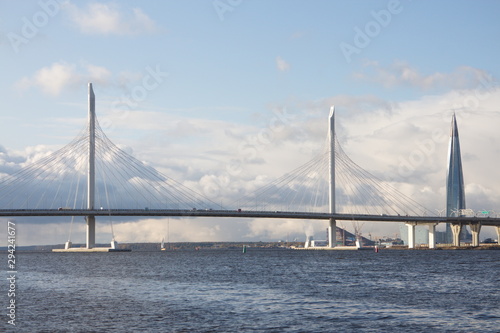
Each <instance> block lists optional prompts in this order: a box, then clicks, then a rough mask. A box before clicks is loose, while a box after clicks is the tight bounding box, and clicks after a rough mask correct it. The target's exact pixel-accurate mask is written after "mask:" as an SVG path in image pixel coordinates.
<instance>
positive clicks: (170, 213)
mask: <svg viewBox="0 0 500 333" xmlns="http://www.w3.org/2000/svg"><path fill="white" fill-rule="evenodd" d="M0 216H3V217H18V216H27V217H29V216H37V217H39V216H54V217H70V216H85V217H86V218H87V219H88V218H89V217H91V218H92V219H94V220H95V217H96V216H108V217H109V216H136V217H222V218H271V219H301V220H328V221H369V222H385V223H406V225H407V226H408V236H409V237H408V247H409V248H414V247H415V226H416V225H427V226H428V227H429V248H435V244H436V242H435V236H434V234H435V228H436V225H438V224H439V223H450V224H451V225H452V226H453V227H454V228H456V229H457V230H460V229H461V228H462V227H464V226H466V225H468V226H470V229H471V231H472V236H473V237H472V238H473V246H479V231H480V229H481V226H495V227H496V229H497V234H499V236H500V218H498V217H486V216H473V217H471V216H460V217H446V216H414V215H413V216H412V215H404V216H403V215H386V214H382V215H370V214H341V213H315V212H285V211H250V210H241V209H237V210H234V209H233V210H222V209H220V210H213V209H148V208H145V209H67V208H65V209H2V210H0ZM458 233H459V232H458V231H457V234H458ZM499 238H500V237H499ZM499 242H500V241H499Z"/></svg>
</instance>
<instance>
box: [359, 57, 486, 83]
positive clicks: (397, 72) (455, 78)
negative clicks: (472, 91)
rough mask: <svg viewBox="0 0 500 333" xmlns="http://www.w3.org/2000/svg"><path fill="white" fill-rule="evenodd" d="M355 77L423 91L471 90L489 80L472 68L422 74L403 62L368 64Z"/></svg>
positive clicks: (483, 72) (464, 67)
mask: <svg viewBox="0 0 500 333" xmlns="http://www.w3.org/2000/svg"><path fill="white" fill-rule="evenodd" d="M354 77H355V78H357V79H360V80H365V81H370V82H375V83H377V84H382V85H384V86H386V87H397V86H400V85H403V86H409V87H414V88H418V89H422V90H431V89H445V90H449V89H469V88H474V87H476V86H477V85H479V84H481V82H483V81H488V80H489V75H488V73H487V72H485V71H484V70H481V69H478V68H474V67H470V66H460V67H458V68H456V69H455V70H454V71H453V72H450V73H440V72H436V73H431V74H422V73H421V72H420V71H419V70H418V69H416V68H414V67H413V66H411V65H409V64H408V63H406V62H402V61H396V62H394V63H392V64H391V65H389V66H382V65H380V64H379V63H378V62H375V61H370V62H366V63H365V70H364V71H363V72H358V73H356V74H354Z"/></svg>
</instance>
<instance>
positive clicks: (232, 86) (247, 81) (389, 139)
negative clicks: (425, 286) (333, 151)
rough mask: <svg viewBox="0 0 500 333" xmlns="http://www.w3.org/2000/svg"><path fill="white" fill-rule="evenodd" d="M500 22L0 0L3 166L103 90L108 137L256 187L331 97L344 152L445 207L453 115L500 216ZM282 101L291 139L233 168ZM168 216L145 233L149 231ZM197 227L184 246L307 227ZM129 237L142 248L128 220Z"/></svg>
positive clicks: (223, 5)
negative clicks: (235, 172) (90, 90)
mask: <svg viewBox="0 0 500 333" xmlns="http://www.w3.org/2000/svg"><path fill="white" fill-rule="evenodd" d="M499 14H500V3H499V2H498V1H438V2H427V1H314V2H311V1H303V0H302V1H299V0H297V1H290V0H287V1H245V0H241V1H237V0H234V1H229V0H220V1H217V0H215V1H214V0H210V1H78V2H76V1H55V0H53V1H52V0H41V1H23V2H15V1H0V35H1V39H0V49H1V55H2V61H1V62H0V70H1V73H2V75H1V78H0V105H1V107H2V111H1V113H0V120H1V121H0V133H1V135H0V145H1V146H2V147H3V151H4V152H3V155H2V159H3V160H2V165H14V168H15V167H16V166H21V165H22V164H23V163H24V162H25V161H26V160H29V159H33V158H35V157H34V156H36V154H45V153H46V152H48V151H53V150H54V149H56V148H58V147H61V146H63V145H64V144H66V143H67V142H69V141H70V140H71V139H72V138H73V137H74V136H75V135H76V134H77V133H78V132H79V131H80V129H81V128H82V127H83V126H84V122H85V119H86V108H87V106H86V103H87V82H93V83H94V90H95V93H96V97H97V114H98V117H99V119H100V121H101V124H104V125H105V126H103V127H104V130H105V131H106V133H107V134H108V136H109V137H110V138H111V139H112V140H113V141H114V142H115V143H117V144H120V145H122V146H123V147H127V149H129V151H131V152H133V154H134V155H135V156H136V157H138V158H139V159H141V160H144V161H148V162H150V163H151V164H152V165H154V166H155V167H157V168H158V169H159V170H161V171H162V172H164V173H166V174H167V175H172V176H173V177H174V178H176V179H178V180H179V181H181V182H184V183H186V184H187V185H192V186H194V187H195V188H197V189H202V190H203V186H204V184H205V185H206V182H213V184H212V187H213V186H216V187H223V186H222V185H221V184H223V183H224V184H225V183H227V182H235V183H238V182H239V181H243V180H245V184H247V185H245V186H248V188H253V187H255V186H254V185H255V184H257V183H258V181H257V180H258V179H261V178H262V177H268V178H269V179H272V178H273V177H277V176H279V175H281V174H284V173H285V172H287V171H289V170H290V169H293V168H294V167H295V166H298V165H300V164H301V163H303V162H305V161H307V160H308V159H310V158H311V157H312V156H313V155H314V153H317V151H318V150H319V149H320V147H319V146H321V145H322V143H323V140H322V138H324V134H325V133H326V121H325V119H326V117H327V116H328V110H329V105H331V104H335V105H336V108H337V119H338V131H339V137H340V138H341V142H342V144H343V146H344V149H345V150H346V152H347V153H348V154H349V155H350V156H351V157H352V158H353V159H354V160H355V161H356V162H357V163H358V164H360V165H361V166H364V167H366V168H367V169H368V170H369V171H370V172H372V173H375V174H377V175H379V176H381V177H385V179H387V180H390V181H393V182H395V183H396V184H397V185H398V187H399V189H400V190H402V191H403V192H405V193H406V194H408V195H410V196H412V197H415V198H416V199H417V200H418V201H419V202H422V203H423V204H424V205H429V204H430V205H435V206H437V207H430V208H432V209H434V208H439V207H441V206H443V205H444V194H443V189H444V175H445V167H446V166H445V163H446V162H445V159H446V149H447V142H446V140H445V139H443V138H442V135H441V136H440V135H438V134H439V133H441V134H442V133H447V131H448V128H449V121H450V119H451V113H452V112H453V111H455V112H457V113H458V115H457V119H458V122H459V123H458V125H459V130H460V134H461V139H462V150H463V155H464V169H465V170H464V176H465V181H466V184H467V185H466V186H467V187H468V188H467V189H468V194H466V195H468V198H469V199H468V202H470V204H471V205H476V206H477V207H474V208H475V209H495V207H493V205H494V204H495V202H496V203H497V202H498V200H497V199H499V198H500V195H499V194H498V191H497V190H496V188H498V186H500V180H499V179H498V172H497V171H496V169H495V168H494V167H492V165H495V163H496V162H499V158H498V153H499V148H498V147H499V146H498V144H499V137H498V134H497V130H496V127H497V126H495V125H497V124H499V120H500V119H499V110H498V101H499V100H500V93H499V92H498V79H497V78H498V77H500V73H499V66H498V59H499V53H500V50H499V48H500V44H499V43H498V42H497V41H498V40H499V37H500V36H499V35H500V26H499V25H500V23H499V22H498V15H499ZM152 73H154V74H152ZM146 88H147V89H146ZM124 101H125V102H124ZM126 101H128V102H126ZM276 110H286V112H287V113H288V114H290V115H292V118H291V121H290V124H289V127H288V128H287V131H286V132H283V133H278V134H279V135H278V134H277V135H276V136H275V138H274V140H271V141H273V142H260V143H259V142H258V145H259V149H258V152H259V156H258V157H259V163H257V162H256V163H254V164H252V161H248V163H246V165H245V170H244V171H245V172H244V173H243V174H244V176H241V177H240V178H238V179H234V176H232V175H229V176H228V175H227V174H226V172H225V171H224V170H225V167H224V166H226V165H227V164H228V163H230V161H231V159H233V160H234V159H238V158H239V159H241V158H242V157H241V156H240V157H238V154H239V152H238V150H239V149H238V147H241V142H249V141H251V138H255V137H257V138H258V134H259V133H261V131H262V130H263V129H266V128H268V127H269V123H270V121H271V119H272V118H273V117H274V116H275V114H276ZM280 112H282V111H280ZM298 131H301V133H302V134H301V135H302V136H301V138H298V136H297V132H298ZM304 133H305V136H304V135H303V134H304ZM433 133H437V134H436V135H434V136H433ZM304 137H305V138H306V139H304ZM429 138H431V139H432V142H431V144H432V147H431V148H432V149H429V150H425V148H423V147H425V145H424V144H423V142H424V141H425V140H428V139H429ZM165 150H167V151H168V154H166V153H165ZM412 154H413V155H412ZM422 154H423V155H422ZM167 155H168V156H167ZM420 156H423V157H422V158H420V159H418V158H419V157H420ZM408 164H412V166H410V168H408ZM228 177H229V178H228ZM259 177H261V178H259ZM221 195H222V196H224V193H222V194H221ZM227 196H228V197H229V196H230V195H229V194H227ZM436 202H438V203H437V204H436ZM483 206H484V207H483ZM471 208H472V207H471ZM496 208H497V209H498V210H499V211H500V207H496ZM148 223H149V224H148ZM156 223H157V222H156V221H146V222H145V223H143V225H144V226H145V225H147V227H144V228H145V229H146V228H149V229H148V230H152V231H151V232H152V234H154V232H155V230H156V229H155V228H163V225H161V224H156ZM158 223H159V222H158ZM190 223H194V225H196V228H201V229H202V231H201V232H200V235H196V236H192V235H193V234H194V233H193V231H192V228H191V230H189V228H187V227H186V228H184V227H182V226H178V229H177V231H178V233H177V237H178V239H179V240H186V239H187V240H212V239H217V238H218V237H219V238H220V239H221V240H228V239H235V238H239V239H263V240H267V239H279V238H283V237H284V235H285V234H286V233H287V232H297V233H301V232H302V231H301V230H302V229H303V228H305V227H304V226H303V225H301V224H297V223H296V224H294V223H293V221H292V222H290V221H283V222H276V223H275V224H273V225H270V223H269V222H268V221H266V222H265V223H264V222H262V221H250V222H245V221H243V222H239V223H240V224H244V225H243V226H240V227H238V228H236V227H235V228H234V230H233V229H232V228H231V227H228V226H227V225H225V224H222V225H221V226H218V225H217V223H216V222H213V221H208V222H207V221H206V222H200V221H190ZM217 226H218V227H219V229H217ZM323 227H324V226H323V225H321V224H318V225H315V229H316V231H317V232H320V233H322V231H321V230H322V229H323ZM183 228H184V229H183ZM301 228H302V229H301ZM371 228H372V230H369V231H370V232H372V233H379V234H380V236H383V234H384V233H387V234H389V233H392V230H387V229H386V228H387V227H385V226H380V227H378V226H374V227H371ZM118 229H119V228H118ZM486 229H487V228H486ZM214 230H220V232H214ZM242 230H243V231H242ZM203 232H205V233H204V234H203ZM485 232H486V234H488V232H490V233H492V231H491V230H489V231H488V230H486V231H485ZM35 234H36V232H35ZM144 234H147V232H146V231H144ZM209 234H210V235H212V234H213V236H210V237H208V236H207V237H208V238H209V239H203V237H204V236H203V235H209ZM191 236H192V237H191ZM57 237H58V235H55V236H54V239H51V241H53V242H57V241H58V240H57V239H56V238H57ZM145 237H146V236H145ZM151 237H153V236H151ZM207 237H206V238H207ZM146 238H147V237H146ZM122 240H123V241H130V240H135V239H131V236H130V233H127V231H126V228H125V226H124V227H123V234H122ZM139 240H142V239H139ZM147 240H152V239H150V238H147ZM60 241H61V242H62V241H65V239H62V240H60ZM26 242H35V243H36V236H33V237H31V236H30V237H27V236H26Z"/></svg>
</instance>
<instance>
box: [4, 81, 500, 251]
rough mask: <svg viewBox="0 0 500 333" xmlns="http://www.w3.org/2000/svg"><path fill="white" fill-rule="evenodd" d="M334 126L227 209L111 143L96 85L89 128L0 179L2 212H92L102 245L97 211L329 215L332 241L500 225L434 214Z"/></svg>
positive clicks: (91, 223)
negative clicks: (314, 152) (366, 227)
mask: <svg viewBox="0 0 500 333" xmlns="http://www.w3.org/2000/svg"><path fill="white" fill-rule="evenodd" d="M334 128H335V126H334V110H333V109H332V110H331V112H330V118H329V133H328V139H327V142H326V144H325V149H324V152H323V153H321V154H319V155H318V156H316V157H315V158H314V159H312V160H311V161H309V162H308V163H306V164H304V165H302V166H300V167H299V168H297V169H295V170H293V171H292V172H290V173H288V174H286V175H284V176H282V177H280V178H278V179H276V180H275V181H273V182H271V183H270V184H267V185H266V186H264V187H262V188H260V189H258V190H256V191H254V192H253V193H250V194H247V195H245V196H244V197H242V198H240V199H238V200H235V201H234V202H233V203H232V204H230V205H229V207H222V205H221V204H217V203H215V202H214V201H213V200H211V199H210V198H207V197H206V196H204V195H203V194H201V193H200V192H199V191H195V190H193V189H190V188H188V187H186V186H185V185H183V184H181V183H180V182H177V181H175V180H174V179H172V178H170V177H168V176H165V175H163V174H161V173H160V172H158V171H157V170H155V169H154V168H152V167H151V166H149V165H147V164H146V163H143V162H141V161H139V160H137V159H136V158H134V157H133V156H131V155H129V154H127V153H126V152H125V151H123V150H122V149H120V148H119V147H118V146H116V145H115V144H114V143H113V142H111V141H110V140H109V139H108V138H107V136H106V135H105V133H104V131H103V130H102V129H101V127H100V126H99V122H98V121H97V119H96V115H95V96H94V92H93V89H92V84H89V121H88V123H87V127H86V128H85V129H84V130H83V131H82V132H81V133H80V134H79V135H78V136H77V137H76V138H75V139H74V140H73V141H71V142H70V143H69V144H68V145H66V146H64V147H63V148H61V149H59V150H58V151H56V152H54V153H52V154H50V155H48V156H45V157H43V158H40V159H39V160H37V161H34V162H33V163H32V164H30V165H29V166H27V167H25V168H24V169H21V170H19V171H18V172H17V173H15V174H12V175H4V176H3V177H1V178H0V216H12V217H13V216H71V217H74V216H85V217H86V221H87V248H92V247H93V246H94V244H95V217H96V216H190V217H247V218H280V219H282V218H287V219H289V218H290V219H323V220H328V221H329V232H328V234H329V246H330V247H335V245H336V240H335V230H336V221H337V220H348V221H378V222H406V223H407V224H408V225H409V232H410V237H412V231H414V226H415V225H416V224H428V225H429V236H430V237H429V239H430V240H429V241H430V247H433V245H434V243H435V242H434V230H435V225H436V224H437V223H452V224H454V225H456V226H459V227H460V228H461V226H462V225H471V230H472V232H473V236H474V237H475V238H474V239H475V240H476V241H475V243H477V244H479V230H480V226H481V225H496V226H500V218H498V217H497V216H484V214H483V216H481V217H476V216H463V214H456V215H457V216H458V217H436V216H431V214H430V211H428V210H426V209H425V208H424V207H423V206H421V205H420V204H418V203H417V202H415V201H414V200H412V199H411V198H409V197H407V196H405V195H403V194H402V193H401V192H399V191H397V190H396V189H395V188H394V187H393V186H391V185H390V184H389V183H388V182H386V181H382V180H380V179H378V178H377V177H375V176H373V175H371V174H370V173H368V172H367V171H365V170H364V169H362V168H361V167H359V166H358V165H357V164H356V163H354V162H353V161H352V160H351V159H350V158H349V157H348V156H347V154H345V152H344V151H343V150H342V148H341V147H340V145H339V143H338V141H337V139H336V136H335V131H334ZM497 230H499V228H497ZM458 232H459V231H458ZM459 242H460V241H459V240H458V244H457V245H459ZM410 246H412V244H411V240H410Z"/></svg>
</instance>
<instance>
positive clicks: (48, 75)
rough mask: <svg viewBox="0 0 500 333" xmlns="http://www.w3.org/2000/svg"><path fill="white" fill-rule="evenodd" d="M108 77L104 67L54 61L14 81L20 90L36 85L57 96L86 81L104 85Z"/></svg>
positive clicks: (108, 72) (83, 84)
mask: <svg viewBox="0 0 500 333" xmlns="http://www.w3.org/2000/svg"><path fill="white" fill-rule="evenodd" d="M110 79H111V72H110V71H109V70H108V69H107V68H105V67H101V66H96V65H92V64H84V65H81V66H77V65H75V64H69V63H66V62H55V63H53V64H52V65H50V66H46V67H43V68H41V69H39V70H38V71H36V72H35V73H34V74H33V75H32V76H31V77H24V78H22V79H21V80H19V81H18V82H16V84H15V86H16V87H17V88H18V89H20V90H26V89H29V88H31V87H37V88H40V89H41V90H42V91H43V92H44V93H46V94H49V95H53V96H57V95H59V94H60V93H61V92H62V91H63V90H65V89H68V88H76V87H81V86H85V85H86V84H87V82H95V83H101V84H103V85H105V84H108V83H109V81H110Z"/></svg>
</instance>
